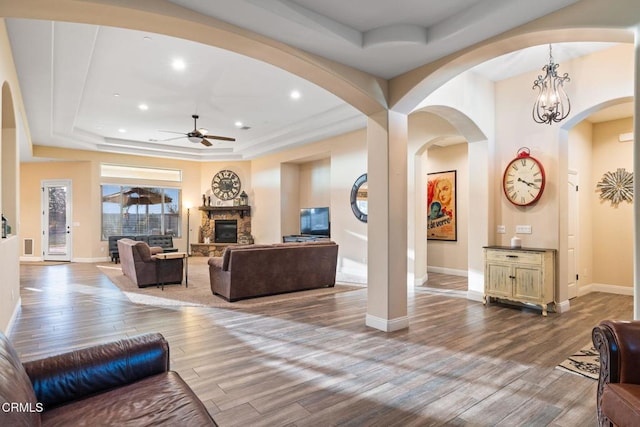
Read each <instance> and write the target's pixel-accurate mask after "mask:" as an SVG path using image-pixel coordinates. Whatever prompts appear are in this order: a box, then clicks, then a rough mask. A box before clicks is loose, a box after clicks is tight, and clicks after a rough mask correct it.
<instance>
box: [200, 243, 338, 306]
mask: <svg viewBox="0 0 640 427" xmlns="http://www.w3.org/2000/svg"><path fill="white" fill-rule="evenodd" d="M337 262H338V245H337V244H336V243H335V242H331V241H318V242H304V243H277V244H273V245H246V246H228V247H227V248H226V249H225V251H224V253H223V255H222V256H221V257H212V258H209V261H208V263H209V278H210V281H211V291H212V292H213V293H214V294H215V295H220V296H221V297H223V298H225V299H227V300H228V301H237V300H240V299H244V298H253V297H259V296H266V295H273V294H279V293H284V292H293V291H301V290H307V289H315V288H323V287H331V286H334V285H335V283H336V267H337Z"/></svg>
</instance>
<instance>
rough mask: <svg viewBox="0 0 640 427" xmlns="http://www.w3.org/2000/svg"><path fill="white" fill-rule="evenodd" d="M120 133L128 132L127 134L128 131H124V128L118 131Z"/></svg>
mask: <svg viewBox="0 0 640 427" xmlns="http://www.w3.org/2000/svg"><path fill="white" fill-rule="evenodd" d="M118 132H120V133H126V132H127V130H126V129H123V128H120V129H118Z"/></svg>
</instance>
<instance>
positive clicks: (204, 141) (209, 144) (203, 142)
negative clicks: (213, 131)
mask: <svg viewBox="0 0 640 427" xmlns="http://www.w3.org/2000/svg"><path fill="white" fill-rule="evenodd" d="M200 143H201V144H202V145H205V146H207V147H211V146H212V145H213V144H211V142H210V141H207V140H206V139H204V138H202V139H201V140H200Z"/></svg>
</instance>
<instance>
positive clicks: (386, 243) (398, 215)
mask: <svg viewBox="0 0 640 427" xmlns="http://www.w3.org/2000/svg"><path fill="white" fill-rule="evenodd" d="M407 127H408V122H407V116H406V115H404V114H399V113H395V112H393V111H381V112H380V113H377V114H374V115H371V116H369V119H368V123H367V152H368V166H367V174H368V176H367V181H368V190H369V195H368V200H367V201H368V221H367V235H368V241H367V251H368V257H367V258H368V259H367V276H368V301H367V318H366V324H367V326H371V327H373V328H376V329H380V330H382V331H385V332H391V331H396V330H399V329H404V328H406V327H408V326H409V321H408V318H407V144H408V135H407Z"/></svg>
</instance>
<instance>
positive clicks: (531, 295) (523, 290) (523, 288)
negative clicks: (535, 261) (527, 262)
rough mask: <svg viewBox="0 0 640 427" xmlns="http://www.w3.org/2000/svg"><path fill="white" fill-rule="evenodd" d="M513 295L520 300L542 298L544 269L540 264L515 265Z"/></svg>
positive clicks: (537, 299)
mask: <svg viewBox="0 0 640 427" xmlns="http://www.w3.org/2000/svg"><path fill="white" fill-rule="evenodd" d="M514 270H515V276H516V280H515V284H514V288H513V296H514V297H515V298H518V299H520V300H526V301H532V302H540V301H541V300H542V269H541V268H540V267H539V266H538V267H535V266H515V267H514Z"/></svg>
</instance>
